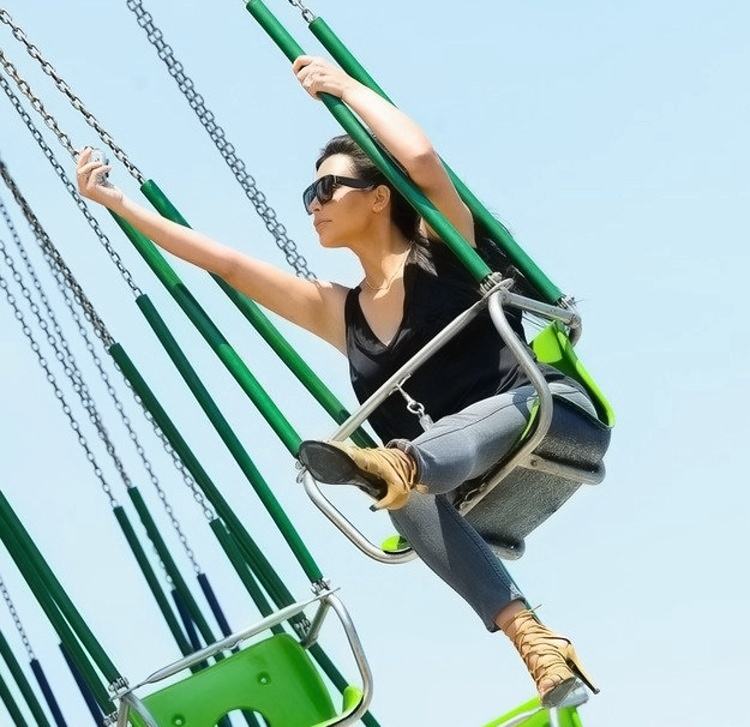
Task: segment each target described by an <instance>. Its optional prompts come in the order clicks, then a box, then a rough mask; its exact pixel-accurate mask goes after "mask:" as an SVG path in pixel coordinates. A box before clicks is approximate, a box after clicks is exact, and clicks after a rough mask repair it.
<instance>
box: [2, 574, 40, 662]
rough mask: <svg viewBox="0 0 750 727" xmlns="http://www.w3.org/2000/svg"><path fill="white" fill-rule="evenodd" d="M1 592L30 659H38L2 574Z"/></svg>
mask: <svg viewBox="0 0 750 727" xmlns="http://www.w3.org/2000/svg"><path fill="white" fill-rule="evenodd" d="M0 594H2V597H3V600H4V601H5V605H6V606H7V607H8V611H10V615H11V618H12V619H13V623H14V624H15V625H16V631H18V635H19V636H20V637H21V641H22V642H23V648H24V649H26V653H27V654H28V655H29V661H34V659H36V656H35V655H34V649H32V648H31V642H30V641H29V637H28V634H27V633H26V629H25V628H24V627H23V623H21V617H20V616H19V615H18V611H16V605H15V603H13V599H12V598H11V597H10V593H8V587H7V586H6V585H5V581H3V577H2V576H0Z"/></svg>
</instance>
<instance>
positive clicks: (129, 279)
mask: <svg viewBox="0 0 750 727" xmlns="http://www.w3.org/2000/svg"><path fill="white" fill-rule="evenodd" d="M0 88H2V89H3V90H4V91H5V94H6V96H8V98H9V99H10V101H11V103H12V104H13V107H14V108H15V110H16V112H17V113H18V115H19V116H20V117H21V119H22V120H23V122H24V123H25V124H26V128H27V129H28V130H29V132H30V133H31V135H32V136H33V137H34V140H35V141H36V142H37V144H38V146H39V148H40V149H41V150H42V153H43V154H44V156H45V157H46V158H47V161H48V162H49V163H50V164H51V165H52V168H53V170H54V171H55V174H56V175H57V177H58V178H59V179H60V181H61V182H62V184H63V186H64V187H65V189H66V190H67V192H68V194H69V195H70V196H71V197H72V198H73V201H74V202H75V204H76V206H77V207H78V209H79V210H80V212H81V214H82V215H83V216H84V217H85V219H86V221H87V222H88V223H89V227H90V228H91V229H92V230H93V232H94V234H95V235H96V236H97V238H98V239H99V242H100V243H101V245H102V246H103V247H104V249H105V250H106V251H107V254H108V255H109V257H110V259H111V260H112V262H113V263H114V264H115V266H116V267H117V269H118V271H119V272H120V275H121V277H122V278H123V280H125V282H126V283H127V285H128V287H129V288H130V290H131V291H132V292H133V294H134V295H135V296H136V297H138V296H140V295H142V293H141V290H140V288H139V287H138V286H137V285H136V284H135V281H134V280H133V276H132V274H131V273H130V271H129V270H128V269H127V268H126V267H125V265H124V264H123V262H122V259H121V258H120V256H119V255H118V253H117V251H116V250H115V249H114V248H113V247H112V243H111V242H110V241H109V238H108V237H107V236H106V235H105V234H104V232H103V230H102V229H101V227H100V226H99V223H98V221H97V220H96V218H95V217H94V216H93V215H92V214H91V211H90V210H89V208H88V206H87V205H86V203H85V202H84V201H83V199H82V197H81V196H80V195H79V194H78V191H77V190H76V187H75V185H74V184H73V183H72V182H71V181H70V179H69V178H68V175H67V174H66V173H65V170H64V168H63V167H62V165H61V164H60V162H59V161H58V159H57V157H55V154H54V152H53V151H52V149H51V148H50V147H49V145H48V144H47V143H46V142H45V141H44V138H43V137H42V135H41V132H40V131H39V129H38V128H37V127H36V125H35V124H34V122H33V121H32V119H31V117H30V116H29V114H28V113H27V112H26V110H25V109H24V108H23V106H22V105H21V102H20V100H19V98H18V97H17V96H16V95H15V93H13V90H12V89H11V88H10V86H9V85H8V82H7V81H6V79H5V78H4V77H3V76H2V75H1V74H0ZM0 169H2V167H0ZM2 176H3V178H4V179H5V180H6V183H8V184H9V186H10V188H11V191H12V192H13V196H14V197H15V199H16V201H17V202H18V204H19V205H20V206H21V209H22V211H23V213H24V215H25V216H26V219H27V220H28V221H29V224H30V225H31V227H32V229H33V230H34V232H35V235H37V234H38V237H37V239H38V240H40V239H41V240H43V241H44V245H43V250H44V252H45V255H46V254H47V252H49V254H50V255H51V257H52V258H53V260H54V262H55V265H56V266H57V267H58V268H59V269H60V270H61V271H63V272H62V274H63V276H64V278H65V280H66V283H67V284H68V285H69V286H70V288H71V290H72V292H73V294H74V296H75V298H76V301H77V302H78V304H79V306H81V307H82V308H83V310H84V315H86V316H87V318H88V315H87V311H89V312H90V313H91V314H92V315H93V316H96V312H95V310H94V308H93V306H92V305H91V303H90V302H88V300H87V298H86V296H85V294H84V293H83V291H82V290H81V288H80V285H78V283H77V281H75V278H74V277H73V274H72V273H71V272H70V270H69V269H68V267H67V265H66V264H65V262H64V260H63V259H62V257H61V256H60V253H59V252H58V251H57V248H56V247H55V246H54V244H53V243H52V241H51V240H50V239H49V236H48V235H47V233H46V232H45V231H44V229H43V228H42V226H41V225H40V224H39V221H38V220H37V219H36V217H35V215H34V213H33V211H32V210H31V208H30V207H29V205H28V203H27V202H26V201H25V199H24V198H23V197H22V196H21V194H20V191H19V190H18V189H17V187H16V186H15V184H14V182H13V181H12V179H11V178H10V177H9V176H8V175H7V174H3V175H2ZM40 244H41V242H40ZM97 319H98V316H97V317H95V318H94V319H93V320H91V321H90V322H91V323H92V325H93V326H94V332H95V333H96V335H97V337H99V338H100V340H101V341H102V343H103V344H104V345H105V347H107V348H109V346H111V345H112V343H114V340H113V339H112V337H111V336H110V334H109V333H108V332H107V330H106V327H104V326H103V324H102V326H97V324H96V322H95V321H96V320H97ZM123 378H124V377H123ZM124 380H125V383H126V384H127V386H128V387H129V388H130V389H131V391H132V386H131V385H130V382H129V381H128V380H127V379H124ZM133 397H134V398H135V400H136V402H137V403H138V405H139V406H140V407H141V409H142V410H143V413H144V416H145V417H146V419H147V420H148V422H149V423H150V424H151V426H152V427H153V429H154V432H155V433H156V435H157V436H158V437H159V439H160V440H161V442H162V445H163V446H164V449H165V451H166V452H167V454H168V455H169V456H170V457H171V459H172V462H173V463H174V466H175V468H176V469H177V471H178V472H179V473H180V475H181V476H182V478H183V480H184V482H185V484H186V485H187V486H188V488H189V489H190V490H191V492H192V493H193V498H194V499H195V501H196V502H197V503H198V504H199V505H200V507H201V509H202V510H203V514H204V516H205V518H206V520H208V521H210V520H212V519H214V517H215V514H214V512H213V510H212V508H211V507H210V506H209V505H208V504H207V503H206V501H205V498H204V496H203V493H202V492H201V491H200V489H199V488H198V486H197V485H196V483H195V481H194V480H193V478H192V476H191V475H190V474H189V473H188V472H187V470H186V469H185V467H184V465H183V463H182V460H181V459H180V457H179V455H178V454H177V452H175V451H174V449H173V448H172V445H171V444H170V443H169V440H168V439H167V437H166V435H165V434H164V433H163V432H162V431H161V429H160V428H159V425H158V424H157V423H156V421H155V420H154V419H153V417H152V416H151V414H150V412H149V411H148V410H147V409H146V406H145V404H144V403H143V402H142V401H141V398H140V397H139V396H138V395H137V394H136V393H135V392H133Z"/></svg>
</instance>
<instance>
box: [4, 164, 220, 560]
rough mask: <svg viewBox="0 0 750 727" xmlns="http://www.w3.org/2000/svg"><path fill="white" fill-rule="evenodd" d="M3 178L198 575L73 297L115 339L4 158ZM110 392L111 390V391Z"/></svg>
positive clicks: (107, 341)
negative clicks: (75, 306) (77, 310)
mask: <svg viewBox="0 0 750 727" xmlns="http://www.w3.org/2000/svg"><path fill="white" fill-rule="evenodd" d="M0 177H2V179H3V181H4V182H5V184H6V185H7V187H8V189H9V190H10V191H11V193H12V194H13V197H14V199H15V200H16V202H17V203H18V205H19V207H20V208H21V211H22V213H23V215H24V217H25V218H26V221H27V223H28V224H29V227H30V228H31V230H32V232H33V234H34V237H35V239H36V242H37V244H38V245H39V247H40V248H41V250H42V253H43V255H44V259H45V261H46V262H47V264H48V266H49V267H50V270H51V272H52V274H53V276H54V278H55V282H56V283H57V287H58V289H59V291H60V293H61V294H62V296H63V299H64V300H65V304H66V306H67V307H68V310H69V311H70V314H71V315H72V316H73V319H74V320H75V321H76V323H77V325H78V328H79V332H80V333H81V336H82V337H83V339H84V341H85V342H86V347H87V349H88V350H89V352H90V354H91V356H92V358H93V359H94V362H95V364H96V366H97V368H98V369H99V371H100V374H101V375H102V378H103V379H104V381H105V384H106V386H107V390H108V392H109V393H110V396H111V397H112V398H113V401H115V406H116V408H117V410H118V412H119V413H120V415H121V417H122V418H123V423H124V424H125V425H126V427H127V429H128V433H129V434H130V438H131V440H132V441H133V443H134V444H135V445H136V449H137V451H138V454H139V456H141V459H142V461H143V463H144V467H145V468H146V470H147V471H148V472H149V477H150V479H151V482H152V483H153V485H154V487H155V489H156V491H157V495H158V497H159V499H160V500H161V501H162V504H163V506H164V509H165V511H166V512H167V515H168V516H169V518H170V520H171V522H172V526H173V527H174V529H175V531H176V532H177V535H178V537H179V539H180V542H181V543H182V544H183V547H184V548H185V551H186V553H187V555H188V558H189V559H190V560H191V563H193V567H194V568H195V569H197V572H199V569H198V566H197V563H196V562H195V559H194V557H193V555H192V554H193V551H192V549H191V548H190V546H189V544H188V543H187V540H186V538H185V536H184V534H183V533H182V528H181V526H180V524H179V521H177V519H176V517H174V513H173V511H172V507H171V505H170V504H169V502H168V501H167V498H166V494H165V493H164V492H163V490H162V488H161V486H160V484H159V483H158V480H157V479H156V478H155V475H152V471H151V466H150V463H149V462H148V460H147V459H146V457H145V453H144V452H143V448H142V446H141V445H140V443H139V442H138V440H137V438H136V437H135V433H134V432H133V431H132V430H131V427H130V422H129V419H128V418H127V415H126V414H125V413H124V411H123V409H122V403H121V402H120V400H119V399H118V398H117V395H116V392H115V391H114V389H113V387H112V386H111V382H110V381H109V377H108V376H107V374H106V372H103V371H102V368H101V363H100V361H99V358H98V356H97V355H96V353H95V351H94V350H93V346H92V344H91V342H90V340H89V338H88V335H87V334H86V331H85V328H84V327H83V326H82V323H81V322H80V318H79V317H78V315H77V312H76V311H75V308H74V307H73V301H72V300H71V299H70V297H71V295H72V296H73V298H74V299H75V302H76V303H77V304H78V306H79V308H80V309H81V311H82V312H83V315H84V317H85V318H86V320H88V321H89V323H90V324H91V325H92V327H93V330H94V333H95V334H96V336H97V338H98V339H99V340H100V341H101V343H102V345H103V346H104V347H105V348H106V349H109V347H110V346H111V345H112V344H113V343H114V339H113V337H112V336H111V334H110V333H109V331H108V330H107V327H106V325H105V324H104V322H103V321H102V320H101V318H100V317H99V315H98V314H97V312H96V309H95V308H94V306H93V304H92V303H91V301H90V300H89V299H88V297H87V296H86V293H85V292H84V291H83V289H82V288H81V286H80V284H79V283H78V281H77V280H76V278H75V276H74V275H73V272H72V271H71V270H70V268H69V267H68V265H67V263H66V262H65V260H64V259H63V257H62V255H61V254H60V251H59V250H58V249H57V247H56V246H55V244H54V243H53V242H52V240H51V239H50V237H49V235H48V234H47V232H46V230H45V229H44V228H43V227H42V224H41V223H40V222H39V219H38V218H37V217H36V215H35V214H34V211H33V210H32V209H31V207H30V205H29V203H28V202H27V200H26V198H25V197H24V196H23V194H22V193H21V191H20V189H19V188H18V185H16V183H15V180H14V179H13V177H11V175H10V173H9V171H8V168H7V166H6V165H5V163H4V162H3V161H2V159H0ZM24 252H25V251H24ZM22 256H23V254H22ZM125 382H126V383H127V385H128V387H129V388H130V390H131V392H132V393H133V396H134V398H135V400H136V402H137V403H138V405H139V407H140V408H141V410H142V411H143V413H144V415H145V416H146V419H147V420H148V421H149V423H150V424H151V426H152V427H153V430H154V433H155V434H156V436H157V437H158V438H159V440H160V441H161V443H162V446H163V447H164V450H165V451H166V453H167V454H168V455H169V457H170V458H171V459H172V462H173V465H174V467H175V469H176V470H177V471H178V473H179V474H180V476H181V477H182V479H183V481H184V482H185V485H186V486H187V487H188V489H190V491H191V492H192V495H193V498H194V499H195V500H196V502H197V503H198V504H199V505H200V506H201V509H202V510H203V513H204V515H205V517H206V519H207V520H212V519H213V518H214V517H215V514H214V511H213V509H212V508H211V506H210V505H209V504H208V503H207V502H206V501H205V497H204V495H203V493H202V492H201V491H200V489H199V488H198V486H197V484H196V483H195V481H194V480H193V478H192V476H191V475H190V473H189V472H188V471H187V470H186V469H185V466H184V464H183V462H182V460H181V459H180V457H179V455H178V454H177V452H175V451H174V449H173V447H172V445H171V444H170V443H169V440H168V439H167V437H166V435H165V434H164V433H163V432H162V430H161V429H160V428H159V425H158V424H157V423H156V422H155V421H154V419H153V417H151V415H150V413H149V412H148V411H147V409H146V408H145V405H144V404H143V402H142V401H141V399H140V397H139V396H138V395H137V394H135V392H133V391H132V387H130V383H129V382H128V381H127V379H125ZM110 389H112V390H111V391H110Z"/></svg>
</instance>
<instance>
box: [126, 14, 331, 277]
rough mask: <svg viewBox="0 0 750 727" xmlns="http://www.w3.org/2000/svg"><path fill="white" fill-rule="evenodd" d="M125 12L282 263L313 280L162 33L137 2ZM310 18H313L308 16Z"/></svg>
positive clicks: (243, 163)
mask: <svg viewBox="0 0 750 727" xmlns="http://www.w3.org/2000/svg"><path fill="white" fill-rule="evenodd" d="M125 4H126V5H127V6H128V9H129V10H130V11H131V12H132V13H133V14H134V15H135V17H136V20H137V22H138V25H140V26H141V28H143V30H144V31H145V32H146V37H147V38H148V41H149V43H151V45H152V46H153V47H154V49H155V50H156V52H157V54H158V56H159V58H161V60H162V61H163V62H164V65H165V66H166V67H167V70H168V71H169V75H170V76H172V78H174V80H175V81H176V82H177V85H178V87H179V89H180V91H181V92H182V94H183V95H184V96H185V98H186V99H187V102H188V103H189V104H190V108H192V109H193V111H194V112H195V114H196V116H197V117H198V120H199V121H200V123H201V125H202V126H203V128H204V129H205V130H206V131H207V132H208V135H209V136H210V137H211V140H212V141H213V143H214V145H215V146H216V148H217V149H218V150H219V153H220V154H221V156H222V157H223V158H224V161H225V162H226V163H227V165H228V166H229V168H230V169H231V171H232V174H234V177H235V179H236V180H237V182H238V183H239V184H240V186H241V187H242V189H243V191H244V192H245V196H246V197H247V198H248V199H249V200H250V202H251V203H252V205H253V207H255V211H256V212H257V213H258V216H259V217H260V218H261V219H262V220H263V223H264V224H265V226H266V229H267V230H268V231H269V232H270V233H271V235H272V237H273V239H274V241H275V243H276V246H277V247H278V248H279V249H280V250H281V251H282V252H283V253H284V256H285V257H286V261H287V263H288V264H289V266H290V267H291V268H293V269H294V271H295V273H296V274H297V276H299V277H300V278H306V279H308V280H315V279H316V276H315V274H314V273H313V272H312V271H311V270H310V269H309V267H308V263H307V260H305V258H304V256H303V255H302V254H301V253H300V252H299V250H298V249H297V244H296V243H295V242H294V240H292V239H291V238H290V237H289V235H288V233H287V230H286V227H284V225H283V224H282V223H281V222H279V220H278V219H277V214H276V211H275V210H274V209H273V208H272V207H271V206H270V205H269V204H268V202H267V198H266V195H265V194H264V193H263V192H261V191H260V190H259V189H258V187H257V182H256V180H255V178H254V177H253V176H252V175H251V174H250V173H249V172H248V171H247V166H246V165H245V162H244V161H243V160H242V159H241V158H240V157H238V156H237V153H236V150H235V147H234V144H231V143H230V142H229V141H227V138H226V132H225V131H224V129H223V128H222V127H221V126H219V124H217V123H216V119H215V116H214V114H213V112H212V111H210V110H209V109H208V108H207V107H206V104H205V100H204V98H203V96H202V95H201V94H200V93H198V92H197V91H196V90H195V83H194V82H193V80H192V78H190V77H189V76H188V75H187V74H186V73H185V70H184V66H183V65H182V63H181V62H180V61H178V60H177V59H176V58H175V55H174V50H173V49H172V47H171V46H170V45H169V44H168V43H167V42H166V41H165V40H164V35H163V33H162V31H161V30H160V29H159V28H158V27H157V26H156V25H155V24H154V19H153V16H152V15H151V13H150V12H148V10H146V9H145V8H144V7H143V3H142V2H141V0H126V3H125ZM312 17H313V18H314V17H315V16H312Z"/></svg>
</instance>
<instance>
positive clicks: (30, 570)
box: [0, 492, 120, 713]
mask: <svg viewBox="0 0 750 727" xmlns="http://www.w3.org/2000/svg"><path fill="white" fill-rule="evenodd" d="M17 524H18V526H20V527H18V526H17ZM0 540H2V542H3V544H4V545H5V547H6V549H7V550H8V553H9V554H10V556H11V558H12V559H13V561H14V562H15V564H16V566H17V567H18V570H19V571H20V572H21V575H22V576H23V578H24V580H25V581H26V583H27V584H28V586H29V588H30V589H31V591H32V593H33V594H34V597H35V598H36V600H37V602H38V603H39V605H40V606H41V607H42V610H43V611H44V612H45V614H46V615H47V618H48V619H49V621H50V623H51V624H52V626H53V628H54V629H55V632H56V633H57V635H58V636H59V637H60V641H61V642H62V643H63V644H64V646H65V649H66V650H67V652H68V654H69V655H70V658H71V659H72V660H73V662H74V663H75V665H76V667H77V668H78V671H79V672H80V673H81V675H82V676H83V678H84V679H85V681H86V683H87V685H88V686H89V688H90V689H91V692H92V693H93V695H94V697H95V698H96V701H97V703H98V704H99V706H100V707H101V709H102V710H103V711H104V712H107V713H109V712H112V711H113V710H114V705H113V704H112V702H111V701H110V699H109V694H108V693H107V690H106V688H105V687H104V685H103V684H102V681H101V679H100V678H99V675H98V674H97V673H96V671H95V669H94V667H93V666H92V664H91V662H90V661H89V658H88V656H87V655H86V653H84V651H83V649H82V648H81V644H80V643H79V642H78V639H77V638H76V635H75V634H74V633H73V630H72V629H71V626H72V625H73V624H72V622H71V626H69V625H68V621H66V618H67V617H66V616H63V613H62V612H61V609H60V607H59V604H58V603H57V602H56V600H55V598H54V597H55V595H56V594H57V593H58V591H60V590H62V588H61V586H60V584H59V583H57V582H56V579H54V576H53V579H54V580H55V582H51V581H49V580H48V579H47V578H46V577H45V575H44V574H46V573H47V571H49V566H47V564H46V562H44V558H43V557H42V556H41V553H39V552H38V551H37V550H36V549H35V548H34V550H31V551H30V550H28V548H26V547H25V546H24V544H25V543H26V542H27V541H28V540H29V538H28V534H27V533H26V532H25V530H24V529H23V526H22V525H20V521H18V519H17V517H16V516H15V513H14V512H13V510H12V508H11V507H10V503H8V501H7V500H6V499H5V496H4V495H3V493H2V492H0ZM73 620H74V621H76V623H77V622H78V621H79V620H80V616H78V618H77V619H73ZM92 639H93V641H92V642H88V639H86V640H84V639H81V643H83V644H85V645H86V648H87V650H88V651H89V654H91V655H92V656H93V652H92V651H91V650H90V649H89V648H88V643H94V644H95V650H97V651H98V650H101V646H99V644H98V642H96V639H94V638H93V636H92ZM102 653H103V652H102ZM100 656H101V654H100ZM104 657H105V660H106V661H105V662H104V663H105V665H106V662H108V661H109V659H108V658H107V657H106V654H105V655H104ZM110 664H111V662H110ZM105 678H106V679H108V680H109V682H110V683H112V682H114V681H117V679H119V678H120V676H119V674H118V673H117V670H116V669H114V667H112V670H111V671H110V670H109V669H108V673H106V674H105Z"/></svg>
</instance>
